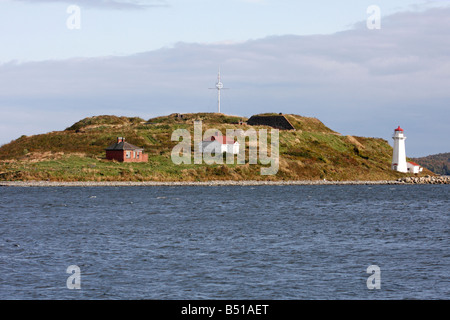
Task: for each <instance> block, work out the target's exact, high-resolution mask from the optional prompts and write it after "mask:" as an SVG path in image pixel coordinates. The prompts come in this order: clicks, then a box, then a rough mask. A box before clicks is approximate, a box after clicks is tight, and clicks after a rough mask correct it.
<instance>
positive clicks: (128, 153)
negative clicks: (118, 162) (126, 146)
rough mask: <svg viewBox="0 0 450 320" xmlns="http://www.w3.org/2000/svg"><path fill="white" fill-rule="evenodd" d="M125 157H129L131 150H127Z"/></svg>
mask: <svg viewBox="0 0 450 320" xmlns="http://www.w3.org/2000/svg"><path fill="white" fill-rule="evenodd" d="M125 157H126V158H127V159H130V158H131V151H127V152H126V154H125Z"/></svg>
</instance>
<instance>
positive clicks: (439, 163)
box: [412, 152, 450, 176]
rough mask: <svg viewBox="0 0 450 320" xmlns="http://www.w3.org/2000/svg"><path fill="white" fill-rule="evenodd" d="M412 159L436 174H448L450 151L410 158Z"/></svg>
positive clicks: (449, 172) (449, 171)
mask: <svg viewBox="0 0 450 320" xmlns="http://www.w3.org/2000/svg"><path fill="white" fill-rule="evenodd" d="M412 160H413V161H415V162H417V163H418V164H420V165H421V166H423V167H425V168H427V169H428V170H430V171H432V172H434V173H436V174H441V175H447V176H448V175H450V152H447V153H439V154H434V155H430V156H426V157H421V158H412Z"/></svg>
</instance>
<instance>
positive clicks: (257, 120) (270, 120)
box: [247, 114, 295, 130]
mask: <svg viewBox="0 0 450 320" xmlns="http://www.w3.org/2000/svg"><path fill="white" fill-rule="evenodd" d="M247 124H248V125H251V126H270V127H273V128H276V129H281V130H295V128H294V126H293V125H292V124H291V123H290V122H289V120H288V119H286V117H285V116H284V115H281V114H280V115H269V116H267V115H259V116H251V117H250V119H248V121H247Z"/></svg>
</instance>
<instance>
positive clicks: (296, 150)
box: [0, 113, 431, 181]
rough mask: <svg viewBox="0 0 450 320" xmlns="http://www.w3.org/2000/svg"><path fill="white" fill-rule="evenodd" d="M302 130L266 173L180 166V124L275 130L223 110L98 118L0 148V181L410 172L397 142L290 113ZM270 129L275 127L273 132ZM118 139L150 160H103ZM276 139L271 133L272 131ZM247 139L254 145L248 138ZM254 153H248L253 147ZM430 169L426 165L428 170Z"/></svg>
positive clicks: (284, 137)
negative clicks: (176, 153) (401, 168)
mask: <svg viewBox="0 0 450 320" xmlns="http://www.w3.org/2000/svg"><path fill="white" fill-rule="evenodd" d="M284 116H285V117H286V118H287V119H288V120H289V122H291V124H292V125H293V126H294V127H295V129H296V130H289V131H280V135H279V137H280V167H279V170H278V173H277V174H276V175H273V176H261V175H260V168H261V164H256V165H250V164H249V163H246V164H243V165H238V164H236V163H235V164H230V165H226V164H224V165H207V164H204V163H203V164H200V165H199V164H190V165H175V164H173V163H172V160H171V151H172V148H173V147H174V146H175V145H176V144H177V143H178V142H173V141H171V135H172V132H173V131H174V130H175V129H180V128H184V129H188V130H190V132H191V134H192V136H193V128H194V127H193V121H194V120H202V122H203V130H206V129H209V128H214V129H218V130H221V132H222V133H224V134H225V133H226V129H242V130H247V129H249V128H254V129H256V130H258V129H261V128H266V129H270V127H267V126H248V125H245V124H240V123H241V122H242V121H244V122H245V121H246V120H247V119H246V118H243V117H239V116H228V115H224V114H218V113H193V114H171V115H168V116H162V117H157V118H152V119H149V120H148V121H145V120H144V119H141V118H138V117H134V118H128V117H117V116H107V115H103V116H96V117H90V118H86V119H83V120H80V121H78V122H77V123H75V124H73V125H72V126H70V127H69V128H67V129H65V130H63V131H54V132H49V133H46V134H40V135H34V136H22V137H20V138H19V139H17V140H14V141H12V142H10V143H8V144H6V145H3V146H1V147H0V180H50V181H180V180H183V181H208V180H317V179H327V180H391V179H397V178H400V177H404V176H405V174H401V173H398V172H393V171H392V170H390V164H391V156H392V147H391V146H390V145H389V144H388V142H387V141H385V140H383V139H379V138H365V137H353V136H342V135H340V134H339V133H337V132H335V131H333V130H331V129H330V128H328V127H326V126H325V125H324V124H323V123H322V122H320V121H319V120H318V119H316V118H307V117H301V116H298V115H284ZM269 132H270V130H269ZM118 136H123V137H126V140H127V141H128V142H129V143H131V144H134V145H136V146H139V147H143V148H144V149H145V152H146V153H148V154H149V161H148V163H119V162H116V161H108V160H106V159H105V150H104V149H105V148H106V147H107V146H108V145H110V144H111V143H113V142H114V141H115V140H116V138H117V137H118ZM269 137H270V134H269ZM247 144H248V142H247ZM247 154H248V151H247ZM426 174H431V172H429V171H427V170H424V173H423V174H422V175H426Z"/></svg>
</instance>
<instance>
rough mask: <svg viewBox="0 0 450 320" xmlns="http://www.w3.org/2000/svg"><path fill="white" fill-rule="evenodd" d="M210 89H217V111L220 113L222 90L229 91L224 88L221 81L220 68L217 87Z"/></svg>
mask: <svg viewBox="0 0 450 320" xmlns="http://www.w3.org/2000/svg"><path fill="white" fill-rule="evenodd" d="M209 89H217V109H218V112H219V113H220V90H222V89H228V88H224V87H223V83H222V82H221V81H220V68H219V72H218V74H217V83H216V87H215V88H209Z"/></svg>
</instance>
